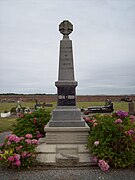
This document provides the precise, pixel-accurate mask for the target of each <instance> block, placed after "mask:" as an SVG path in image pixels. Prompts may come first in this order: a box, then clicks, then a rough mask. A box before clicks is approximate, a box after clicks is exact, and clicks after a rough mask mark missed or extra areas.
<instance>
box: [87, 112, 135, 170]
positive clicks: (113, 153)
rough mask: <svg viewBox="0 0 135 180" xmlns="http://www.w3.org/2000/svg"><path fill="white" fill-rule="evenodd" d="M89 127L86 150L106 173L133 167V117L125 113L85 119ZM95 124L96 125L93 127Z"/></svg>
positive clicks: (134, 148)
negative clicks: (116, 168)
mask: <svg viewBox="0 0 135 180" xmlns="http://www.w3.org/2000/svg"><path fill="white" fill-rule="evenodd" d="M85 121H86V122H87V123H88V125H89V126H90V132H89V137H88V143H87V148H88V149H89V150H90V152H91V153H92V154H93V156H94V159H97V162H98V165H99V167H100V168H101V169H102V170H103V171H106V170H108V169H109V165H110V166H114V167H122V168H125V167H129V166H132V165H135V117H134V116H129V115H128V113H127V112H125V111H117V112H115V113H113V114H112V115H102V114H99V115H96V116H93V117H89V118H88V117H87V118H85ZM95 123H96V125H95Z"/></svg>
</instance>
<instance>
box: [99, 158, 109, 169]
mask: <svg viewBox="0 0 135 180" xmlns="http://www.w3.org/2000/svg"><path fill="white" fill-rule="evenodd" d="M98 166H99V167H100V168H101V170H102V171H107V170H108V169H109V168H110V166H109V165H108V164H107V163H106V162H105V161H104V160H99V162H98Z"/></svg>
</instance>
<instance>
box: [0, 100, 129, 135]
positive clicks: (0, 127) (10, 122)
mask: <svg viewBox="0 0 135 180" xmlns="http://www.w3.org/2000/svg"><path fill="white" fill-rule="evenodd" d="M52 104H53V107H46V109H48V110H49V111H52V110H53V109H54V108H55V107H56V102H52ZM113 104H114V109H115V111H117V110H124V111H128V103H127V102H113ZM21 105H22V107H29V108H34V105H35V103H34V102H22V103H21ZM103 105H105V102H78V103H77V107H79V108H81V107H83V108H87V107H89V106H103ZM16 106H17V103H5V102H4V103H0V113H1V112H4V111H10V109H11V108H12V107H16ZM15 120H16V118H15V117H9V118H1V117H0V132H3V131H9V130H11V131H12V130H13V128H14V124H15Z"/></svg>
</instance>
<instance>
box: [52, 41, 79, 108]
mask: <svg viewBox="0 0 135 180" xmlns="http://www.w3.org/2000/svg"><path fill="white" fill-rule="evenodd" d="M55 85H56V87H57V94H58V101H57V105H58V106H75V105H76V93H75V88H76V86H77V82H76V81H75V80H74V63H73V51H72V41H71V40H70V39H69V38H63V40H61V41H60V55H59V74H58V81H57V82H55Z"/></svg>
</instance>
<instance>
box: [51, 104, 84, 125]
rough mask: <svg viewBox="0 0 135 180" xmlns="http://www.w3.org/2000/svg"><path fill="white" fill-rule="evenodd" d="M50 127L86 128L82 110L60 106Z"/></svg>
mask: <svg viewBox="0 0 135 180" xmlns="http://www.w3.org/2000/svg"><path fill="white" fill-rule="evenodd" d="M49 126H50V127H85V121H84V120H83V119H82V118H81V111H80V109H78V108H76V107H75V106H58V107H57V108H56V109H54V110H53V112H52V119H51V120H50V122H49Z"/></svg>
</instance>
